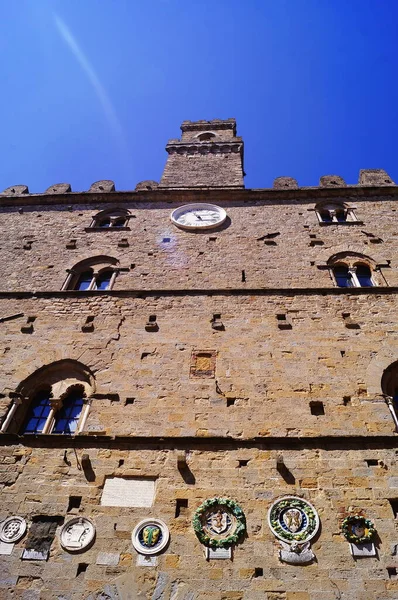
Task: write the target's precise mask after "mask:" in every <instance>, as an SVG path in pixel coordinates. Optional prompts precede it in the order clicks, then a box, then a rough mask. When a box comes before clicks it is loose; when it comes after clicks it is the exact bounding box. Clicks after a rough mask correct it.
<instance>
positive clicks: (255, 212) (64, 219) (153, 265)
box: [1, 188, 398, 291]
mask: <svg viewBox="0 0 398 600" xmlns="http://www.w3.org/2000/svg"><path fill="white" fill-rule="evenodd" d="M393 189H394V190H395V189H396V188H393ZM322 191H323V190H322ZM335 191H336V190H333V192H335ZM361 191H362V190H361ZM231 193H232V192H231ZM290 193H292V192H290ZM149 194H150V197H149V198H148V200H147V201H146V202H145V201H143V200H144V198H143V197H142V198H141V201H140V200H139V199H137V200H135V198H134V194H133V193H132V194H130V195H129V196H128V195H127V194H125V193H121V194H120V196H119V195H118V194H117V193H116V194H115V196H114V199H113V204H110V203H107V202H102V203H96V202H95V199H93V203H92V204H83V203H82V204H80V202H81V201H82V200H83V197H81V196H79V195H75V196H74V198H73V200H74V202H73V203H71V204H69V206H70V209H69V208H68V205H64V206H63V205H60V206H59V205H58V206H56V205H52V204H51V203H50V204H46V205H44V204H42V205H39V206H30V205H28V206H26V205H21V204H18V202H17V201H16V200H17V199H15V201H16V202H15V204H14V207H11V206H4V207H2V209H1V218H2V223H3V227H4V235H3V238H2V256H3V257H4V258H3V279H2V282H1V291H32V290H42V291H43V290H52V291H56V290H61V288H62V285H63V283H64V282H65V279H66V276H67V273H66V270H67V269H71V268H72V267H73V266H74V265H76V264H77V263H78V262H79V261H81V260H84V259H86V258H90V257H93V256H96V255H99V254H101V255H107V256H110V257H113V258H115V259H117V260H118V261H119V266H120V267H122V268H123V271H122V272H121V273H120V274H119V276H118V277H117V279H116V282H115V285H114V289H115V290H124V289H154V288H162V289H165V288H167V289H175V288H183V289H191V288H199V289H200V288H202V289H203V288H205V289H212V288H216V289H218V288H241V289H245V288H248V289H250V288H299V287H301V288H305V287H311V288H319V287H326V288H332V287H335V284H334V282H333V279H332V278H331V276H330V273H329V271H328V270H327V269H325V268H324V267H325V266H326V263H327V261H328V259H329V258H330V257H331V256H332V255H333V254H336V253H339V252H345V251H352V252H357V253H360V254H364V255H365V256H368V257H370V258H371V259H373V261H374V263H375V264H377V265H379V268H378V271H377V273H376V279H377V283H378V285H380V286H386V285H388V286H396V285H398V274H397V259H396V251H395V247H396V238H397V233H396V230H395V225H394V222H395V221H394V218H395V212H396V197H397V196H396V195H391V196H384V197H383V196H380V195H376V196H373V195H370V194H369V195H368V196H364V197H362V196H359V197H358V196H356V197H355V196H354V197H350V196H348V195H345V196H340V198H342V199H344V200H346V202H347V204H348V205H349V206H350V207H352V208H353V209H354V210H355V214H356V216H357V219H358V221H356V222H352V223H348V224H345V225H344V224H336V225H335V224H332V225H327V226H323V225H321V224H320V223H319V221H318V218H317V216H316V212H315V210H314V209H315V205H316V204H317V202H318V201H319V200H324V197H323V196H321V195H320V194H319V196H318V197H317V196H316V195H315V194H314V193H312V194H311V197H310V198H306V197H305V196H306V195H307V193H306V192H296V194H297V197H296V198H295V199H290V198H288V199H283V198H282V199H280V195H281V193H280V192H278V191H277V190H272V191H269V192H268V193H267V195H266V194H264V193H263V194H262V193H261V192H258V193H253V192H251V191H250V190H242V191H240V192H236V191H235V192H234V196H233V200H231V196H230V195H229V194H228V193H227V192H225V191H223V192H221V191H220V192H216V191H212V192H210V191H209V192H207V193H206V194H205V193H195V192H194V191H190V192H186V193H182V192H175V194H176V195H175V196H174V194H173V196H170V195H169V194H170V192H169V193H168V195H167V200H166V198H165V195H164V194H165V192H162V191H154V192H152V193H149ZM126 196H127V197H129V200H127V199H126ZM261 196H264V197H263V198H261ZM86 198H87V196H86ZM119 198H120V200H118V199H119ZM235 198H236V200H235ZM333 199H334V198H333ZM38 200H39V201H40V198H38ZM79 200H80V202H79ZM190 202H210V203H215V204H219V205H220V206H222V207H224V208H225V210H226V211H227V214H228V219H227V221H226V223H225V225H224V226H222V227H221V229H217V230H215V231H211V230H208V231H206V232H200V233H195V232H194V233H190V232H187V231H184V230H181V229H178V228H176V227H175V226H174V225H173V224H172V223H171V221H170V213H171V211H172V210H173V209H174V208H177V207H178V206H181V204H185V203H190ZM111 206H114V207H119V208H125V209H127V210H129V211H130V213H131V218H130V219H129V222H128V229H127V230H125V229H123V230H119V229H117V228H114V229H113V230H110V229H103V230H99V231H98V230H94V229H90V225H91V223H92V217H93V216H94V215H95V214H96V213H98V212H100V211H101V210H104V209H106V208H109V207H111ZM18 208H22V211H23V212H22V213H20V212H19V211H18ZM73 240H74V241H75V242H74V243H72V244H70V242H71V241H73ZM68 246H72V247H68ZM292 252H294V261H292ZM242 271H244V274H242ZM242 279H244V281H242Z"/></svg>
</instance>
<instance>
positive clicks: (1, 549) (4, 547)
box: [0, 540, 14, 555]
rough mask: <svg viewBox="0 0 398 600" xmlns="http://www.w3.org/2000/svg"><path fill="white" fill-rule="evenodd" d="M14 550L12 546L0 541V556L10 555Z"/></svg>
mask: <svg viewBox="0 0 398 600" xmlns="http://www.w3.org/2000/svg"><path fill="white" fill-rule="evenodd" d="M13 549H14V544H7V543H6V542H2V541H1V540H0V554H4V555H10V554H11V553H12V551H13Z"/></svg>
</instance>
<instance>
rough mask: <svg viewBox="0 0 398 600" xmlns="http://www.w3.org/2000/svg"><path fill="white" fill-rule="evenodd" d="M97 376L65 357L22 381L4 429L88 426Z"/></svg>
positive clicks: (67, 430)
mask: <svg viewBox="0 0 398 600" xmlns="http://www.w3.org/2000/svg"><path fill="white" fill-rule="evenodd" d="M94 384H95V381H94V376H93V375H92V373H91V372H90V371H89V370H88V369H87V368H86V367H85V366H84V365H82V364H81V363H78V362H77V361H72V360H61V361H58V362H57V363H53V364H52V365H48V366H46V367H43V368H41V369H39V370H38V371H36V372H35V373H33V374H32V375H31V376H29V377H28V378H27V379H26V380H25V381H24V382H22V383H21V384H20V385H19V386H18V388H17V390H16V392H14V393H13V402H12V405H11V406H10V408H9V411H8V414H7V416H6V418H5V420H4V422H3V423H2V426H1V431H2V432H4V431H7V432H11V433H20V434H23V435H25V434H36V435H37V434H62V435H74V434H76V433H79V432H80V431H82V430H83V429H84V425H85V422H86V420H87V417H88V410H89V406H90V401H91V400H90V399H91V396H92V394H93V392H94Z"/></svg>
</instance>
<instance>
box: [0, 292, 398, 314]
mask: <svg viewBox="0 0 398 600" xmlns="http://www.w3.org/2000/svg"><path fill="white" fill-rule="evenodd" d="M396 294H398V287H397V286H395V287H394V286H391V287H388V286H386V287H369V288H360V287H358V288H356V287H352V288H339V287H328V288H326V287H322V288H310V287H307V288H213V289H212V288H197V289H195V288H187V289H183V288H177V289H175V288H174V289H173V288H170V289H164V288H163V289H156V288H152V289H125V290H91V291H87V290H85V291H77V290H53V291H34V292H32V291H26V290H21V291H13V292H7V291H0V299H1V298H15V299H21V300H22V299H25V298H65V299H68V298H90V297H95V298H100V297H101V296H105V297H108V296H113V297H115V298H126V297H135V298H145V297H146V296H149V297H153V296H367V295H369V296H386V295H387V296H388V295H391V296H395V295H396ZM0 322H1V320H0Z"/></svg>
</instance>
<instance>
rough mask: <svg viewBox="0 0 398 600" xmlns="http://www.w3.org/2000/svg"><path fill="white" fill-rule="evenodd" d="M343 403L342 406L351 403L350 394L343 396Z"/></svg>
mask: <svg viewBox="0 0 398 600" xmlns="http://www.w3.org/2000/svg"><path fill="white" fill-rule="evenodd" d="M343 404H344V406H348V405H349V404H351V396H343Z"/></svg>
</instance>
